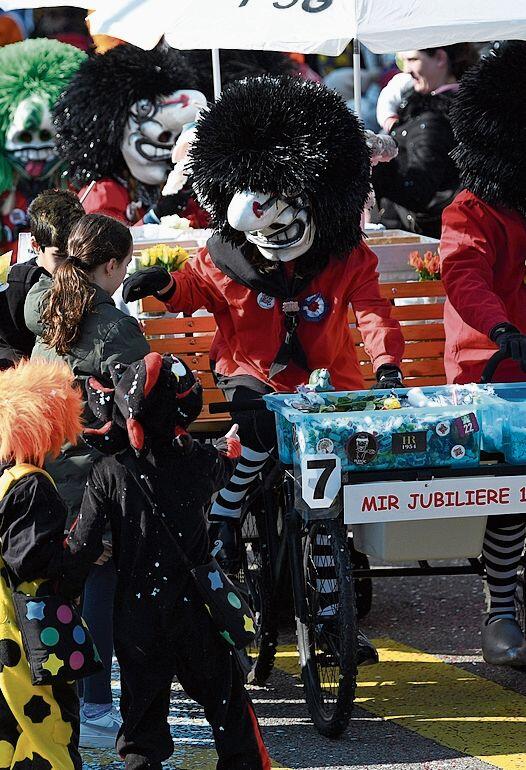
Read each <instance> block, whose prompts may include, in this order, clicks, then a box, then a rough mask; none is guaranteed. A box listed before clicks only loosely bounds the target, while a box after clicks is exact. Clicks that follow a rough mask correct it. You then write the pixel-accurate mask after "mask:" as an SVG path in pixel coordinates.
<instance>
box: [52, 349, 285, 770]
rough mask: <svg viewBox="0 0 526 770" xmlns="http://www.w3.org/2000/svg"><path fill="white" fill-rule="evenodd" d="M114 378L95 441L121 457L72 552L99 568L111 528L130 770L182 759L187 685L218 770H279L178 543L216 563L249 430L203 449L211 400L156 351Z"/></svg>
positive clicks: (87, 501) (104, 391) (111, 466)
mask: <svg viewBox="0 0 526 770" xmlns="http://www.w3.org/2000/svg"><path fill="white" fill-rule="evenodd" d="M112 372H113V381H114V383H115V387H114V389H113V388H111V389H109V388H107V387H104V386H103V385H101V384H100V383H99V382H97V381H95V380H94V379H91V380H89V382H88V387H87V392H88V403H89V405H90V407H91V408H92V409H93V411H94V413H95V414H96V416H97V417H98V419H99V425H100V426H101V427H100V428H91V429H88V430H87V431H86V433H85V435H84V438H85V440H86V441H87V442H89V443H90V444H92V445H94V446H97V447H98V448H99V449H101V451H105V452H106V453H107V454H109V455H110V456H109V457H106V458H104V460H103V461H99V462H98V463H96V464H95V465H94V466H93V468H92V469H91V471H90V475H89V477H88V482H87V485H86V491H85V493H84V499H83V502H82V508H81V515H80V517H79V519H78V521H77V523H76V526H75V527H74V528H73V529H72V531H71V532H70V535H69V537H68V541H67V542H68V546H69V549H70V550H71V551H72V553H73V554H74V556H75V555H76V556H77V558H78V560H79V565H85V564H89V563H91V561H92V560H93V555H95V558H97V557H98V556H100V553H101V552H102V549H103V532H104V530H105V527H106V525H107V522H108V521H109V523H110V524H111V530H112V536H113V556H114V559H115V563H116V566H117V575H118V577H117V590H116V595H115V610H114V628H115V652H116V655H117V658H118V660H119V664H120V670H121V693H122V694H121V713H122V718H123V724H122V727H121V729H120V731H119V735H118V738H117V749H118V751H119V753H120V755H121V757H122V758H123V759H124V761H125V766H126V768H127V770H132V769H133V770H143V769H144V770H146V768H148V770H161V762H162V761H163V760H166V759H168V758H169V757H170V755H171V753H172V751H173V741H172V738H171V735H170V729H169V726H168V723H167V717H168V709H169V702H170V690H171V686H172V679H173V678H174V676H177V678H178V679H179V681H180V683H181V685H182V686H183V688H184V689H185V691H186V693H187V694H188V695H189V696H190V697H191V698H194V699H195V700H196V701H198V702H199V703H200V704H201V705H202V706H203V708H204V710H205V716H206V718H207V720H208V721H209V723H210V725H211V727H212V730H213V733H214V739H215V744H216V749H217V752H218V755H219V760H218V763H217V770H270V760H269V757H268V754H267V752H266V749H265V747H264V745H263V741H262V738H261V733H260V730H259V725H258V722H257V718H256V715H255V713H254V709H253V707H252V704H251V702H250V699H249V697H248V695H247V693H246V692H245V690H244V687H243V680H242V674H241V672H240V670H239V669H238V666H237V663H236V660H235V658H234V656H233V654H232V652H231V650H232V648H231V647H229V645H228V643H227V642H226V641H225V640H224V639H223V638H221V636H222V635H220V633H219V629H218V628H216V627H215V626H214V625H213V622H212V620H211V617H210V614H209V613H208V612H207V610H206V608H205V605H204V601H203V599H202V597H201V596H200V594H199V593H198V591H197V589H196V586H195V583H194V581H193V578H192V577H191V575H190V572H189V569H188V566H187V565H185V564H184V563H183V562H182V559H181V557H178V553H177V549H176V548H175V547H174V543H173V542H172V539H177V540H178V541H179V542H180V546H181V549H182V550H183V551H184V553H185V554H186V556H187V558H188V559H189V560H190V562H191V563H192V565H194V566H198V565H201V564H207V563H208V561H209V559H210V557H209V556H208V550H209V549H208V536H207V531H206V523H205V517H204V508H205V506H206V505H207V503H208V501H209V499H210V497H211V495H212V493H213V492H214V491H216V490H218V489H219V488H220V487H221V486H222V484H223V483H224V482H225V480H226V479H227V478H228V476H229V475H230V473H231V472H232V468H233V465H232V463H231V462H230V461H229V460H228V458H234V457H239V454H240V451H241V445H240V443H239V440H238V439H237V433H236V430H237V426H234V427H233V430H231V431H230V432H229V434H227V436H225V437H224V438H223V439H220V440H219V441H218V442H217V445H216V447H215V448H214V447H213V446H211V445H210V444H208V445H202V444H200V443H198V442H196V441H193V439H192V438H191V437H190V436H189V434H188V433H187V432H186V429H187V427H188V425H189V424H190V423H191V422H192V421H193V420H194V419H195V418H196V417H197V416H198V415H199V413H200V411H201V408H202V390H201V386H200V384H199V383H198V382H196V380H195V378H194V376H193V374H192V372H190V370H189V369H188V368H187V367H186V365H185V364H183V363H182V362H181V361H180V360H179V359H177V358H175V357H173V356H168V355H166V356H160V355H159V354H158V353H150V354H148V355H147V356H146V357H145V358H144V359H143V360H140V361H137V362H136V363H134V364H131V365H130V366H123V365H116V366H115V367H113V368H112ZM123 450H124V451H123ZM170 533H171V534H170ZM81 569H82V567H81ZM214 574H215V579H214V581H213V582H212V577H214V575H213V574H212V573H209V579H210V581H211V585H212V589H213V590H214V591H215V590H217V591H219V592H220V591H221V590H225V589H224V588H223V585H222V581H221V577H220V574H221V573H219V572H217V573H214ZM229 597H230V595H229ZM229 600H230V599H229ZM230 601H235V597H233V599H232V600H230ZM233 606H235V605H234V604H233ZM245 620H246V622H249V619H248V618H246V619H245ZM225 638H226V637H225Z"/></svg>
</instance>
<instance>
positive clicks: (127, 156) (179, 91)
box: [55, 44, 208, 227]
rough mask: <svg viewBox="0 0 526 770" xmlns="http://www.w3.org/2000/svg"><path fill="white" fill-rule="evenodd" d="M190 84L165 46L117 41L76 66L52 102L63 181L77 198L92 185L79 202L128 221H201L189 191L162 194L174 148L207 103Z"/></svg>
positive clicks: (179, 59)
mask: <svg viewBox="0 0 526 770" xmlns="http://www.w3.org/2000/svg"><path fill="white" fill-rule="evenodd" d="M194 81H195V76H194V74H193V73H192V71H191V70H190V69H189V68H188V66H187V64H186V60H185V57H184V56H183V54H181V53H180V52H178V51H175V50H174V49H172V48H169V47H168V46H163V45H159V46H157V47H156V48H154V49H153V50H151V51H143V50H142V49H140V48H136V47H135V46H133V45H130V44H122V45H118V46H116V47H115V48H112V49H111V50H109V51H107V52H106V53H103V54H96V55H95V56H93V57H91V58H90V59H88V60H87V61H86V62H84V64H83V65H82V66H81V67H80V68H79V71H78V73H77V75H76V77H75V78H74V79H73V80H72V82H71V84H70V86H69V88H68V89H67V90H66V92H65V93H64V94H63V95H62V98H61V99H60V101H59V102H58V104H57V107H56V110H55V122H56V126H57V147H58V151H59V154H60V156H61V157H62V158H63V160H64V161H65V162H66V168H67V172H68V178H69V181H70V182H71V183H72V184H73V185H74V186H76V187H80V188H81V190H80V195H81V196H82V195H83V194H84V192H87V190H86V186H87V185H89V184H90V183H91V182H95V185H94V187H93V188H92V189H90V190H89V192H88V193H87V195H86V198H85V200H84V208H85V210H86V211H87V212H88V213H100V214H107V215H108V216H112V217H115V218H116V219H119V220H120V221H121V222H124V223H125V224H127V225H135V224H143V223H155V224H158V223H159V221H160V218H161V217H162V216H164V215H168V214H179V215H181V216H183V217H187V218H189V219H190V221H191V223H192V226H194V227H202V226H205V225H206V223H207V221H208V220H207V217H206V216H205V213H204V212H203V211H202V209H200V207H199V206H198V205H197V204H196V202H195V200H194V199H193V198H192V197H191V196H190V191H189V190H187V191H181V192H180V193H179V195H176V196H167V197H165V198H161V188H162V186H163V184H164V182H165V181H166V177H167V176H168V173H169V171H170V155H171V150H172V147H173V145H174V144H175V141H176V139H177V137H178V136H179V134H180V132H181V129H182V128H183V126H184V125H185V124H187V123H191V122H192V121H193V120H194V118H195V116H196V114H197V111H198V110H199V109H200V108H202V107H204V106H206V98H205V96H204V95H203V94H202V93H201V92H200V91H197V90H195V88H194V87H193V84H194Z"/></svg>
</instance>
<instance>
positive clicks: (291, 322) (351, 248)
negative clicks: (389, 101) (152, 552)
mask: <svg viewBox="0 0 526 770" xmlns="http://www.w3.org/2000/svg"><path fill="white" fill-rule="evenodd" d="M234 116H235V117H234ZM190 158H191V173H192V175H193V179H194V188H195V189H196V191H197V192H198V194H199V198H200V201H201V202H202V203H203V205H204V206H205V207H206V208H207V210H208V211H209V212H210V214H211V218H212V223H213V225H214V227H215V229H216V234H215V235H214V236H213V237H212V238H211V239H210V240H209V241H208V243H207V246H206V249H203V250H202V251H201V252H200V253H199V254H198V256H197V257H196V258H195V259H193V260H189V261H188V262H187V264H186V267H185V269H184V270H182V271H181V272H180V273H174V274H172V275H171V276H170V275H169V274H168V273H167V272H166V271H165V270H163V269H162V268H156V267H153V268H149V269H146V270H140V271H137V272H136V273H134V275H132V276H131V277H130V278H128V279H127V280H126V282H125V284H124V286H123V298H124V299H125V301H130V300H135V299H138V298H140V297H143V296H146V295H148V294H155V296H157V297H158V298H160V299H162V300H163V301H164V302H166V304H167V307H168V308H169V309H170V310H171V311H177V312H179V311H183V312H185V313H192V312H194V311H195V310H197V309H198V308H200V307H203V306H204V307H206V308H207V309H208V310H209V311H210V312H212V313H213V314H214V316H215V319H216V322H217V325H218V330H217V333H216V337H215V339H214V342H213V344H212V348H211V351H210V356H211V359H212V361H213V362H214V368H215V373H216V376H217V379H218V381H219V386H220V387H221V388H223V389H224V390H225V393H226V395H227V397H228V398H229V399H230V400H232V402H233V403H234V404H235V402H236V401H246V400H247V399H251V398H258V397H260V396H261V395H262V394H264V393H269V392H271V391H278V392H288V391H289V392H290V391H294V389H295V388H296V386H297V385H299V384H301V383H303V382H306V381H307V379H308V378H309V375H310V373H311V372H312V371H313V370H314V369H319V368H326V369H328V370H329V371H330V374H331V378H332V383H333V385H334V386H335V388H336V389H337V390H353V389H354V390H355V389H359V388H363V387H364V381H363V376H362V374H361V371H360V365H359V362H358V359H357V356H356V351H355V345H354V342H353V339H352V336H351V331H350V329H349V322H348V307H349V304H351V305H352V306H353V309H354V312H355V313H356V316H357V319H358V325H359V327H360V330H361V332H362V335H363V338H364V342H365V348H366V350H367V352H368V353H369V355H370V357H371V360H372V362H373V368H374V371H375V372H376V376H377V379H378V383H379V385H380V387H386V388H389V387H392V386H400V384H401V373H400V369H399V365H400V360H401V357H402V353H403V349H404V340H403V336H402V332H401V330H400V326H399V324H398V322H397V321H396V320H394V319H392V318H391V315H390V305H389V303H388V302H387V300H385V299H383V298H382V297H381V295H380V289H379V285H378V273H377V259H376V256H375V255H374V254H373V252H372V251H371V250H370V249H369V248H367V246H366V245H365V243H364V242H363V240H362V232H361V228H360V218H361V213H362V210H363V207H364V204H365V201H366V199H367V197H368V195H369V189H370V185H369V174H370V158H369V150H368V148H367V145H366V141H365V137H364V133H363V131H362V129H361V128H360V126H359V123H358V121H357V120H356V118H355V117H354V116H353V115H352V114H351V113H350V112H349V111H348V110H347V108H346V106H345V103H344V102H343V100H342V99H341V97H339V96H338V95H337V94H336V93H335V92H333V91H330V90H329V89H327V88H325V87H324V86H322V85H319V84H317V83H313V82H305V81H303V80H301V79H299V78H295V77H269V76H264V77H261V78H251V79H248V80H245V81H240V82H237V83H234V84H232V85H230V86H229V87H228V88H227V89H225V91H224V92H223V93H222V95H221V98H220V99H219V100H218V101H217V102H216V103H215V104H214V105H212V106H211V107H210V108H209V110H208V111H207V112H206V113H205V114H204V115H203V116H202V117H201V118H200V119H199V120H198V122H197V128H196V138H195V141H194V142H193V144H192V146H191V150H190ZM233 418H234V420H235V421H236V422H237V423H239V426H240V437H241V442H242V445H243V450H242V454H241V459H240V462H239V463H238V465H237V467H236V470H235V473H234V475H233V476H232V478H231V480H230V481H229V483H228V484H227V485H226V486H225V487H224V489H222V490H221V491H220V492H219V494H218V496H217V499H216V500H215V501H214V503H213V505H212V509H211V514H210V520H211V522H212V524H211V533H210V534H211V539H212V541H216V540H220V541H221V542H222V544H223V547H222V551H221V552H220V553H219V554H218V555H219V557H220V558H221V559H222V563H223V565H224V567H225V569H227V571H231V572H235V571H236V570H237V569H238V566H239V551H240V532H239V519H240V515H241V508H242V505H243V500H244V498H245V496H246V493H247V490H248V488H249V486H250V484H251V483H252V482H253V481H254V479H255V478H256V477H257V475H258V473H259V471H260V470H261V469H262V467H263V465H264V464H265V462H266V461H267V459H268V457H269V453H270V451H271V450H272V447H273V446H274V445H275V441H276V438H275V424H274V417H273V415H272V414H271V413H270V412H266V411H262V412H257V413H247V412H240V413H238V414H236V412H235V410H234V412H233Z"/></svg>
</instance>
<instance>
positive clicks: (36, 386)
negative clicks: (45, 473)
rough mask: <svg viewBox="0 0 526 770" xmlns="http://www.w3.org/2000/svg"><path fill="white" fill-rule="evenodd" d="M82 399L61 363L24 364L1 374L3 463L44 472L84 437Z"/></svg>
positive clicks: (0, 459)
mask: <svg viewBox="0 0 526 770" xmlns="http://www.w3.org/2000/svg"><path fill="white" fill-rule="evenodd" d="M81 414H82V393H81V391H80V389H79V388H77V387H76V386H75V380H74V377H73V374H72V372H71V370H70V368H69V367H68V366H67V365H66V364H64V363H62V362H56V363H48V362H45V361H42V360H41V361H38V360H34V361H21V362H20V363H19V364H18V365H17V366H16V367H15V368H14V369H6V370H5V371H2V372H0V462H11V461H15V462H16V463H33V464H34V465H38V466H42V465H43V463H44V458H45V457H46V455H48V454H50V455H51V456H52V457H56V456H57V455H58V453H59V452H60V448H61V446H62V444H64V443H65V442H66V441H69V442H71V443H72V444H76V443H77V440H78V437H79V435H80V433H81V431H82V422H81Z"/></svg>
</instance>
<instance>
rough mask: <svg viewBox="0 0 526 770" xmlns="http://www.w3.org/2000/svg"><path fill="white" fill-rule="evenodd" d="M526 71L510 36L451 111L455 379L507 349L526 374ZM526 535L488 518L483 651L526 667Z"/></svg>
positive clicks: (507, 376) (450, 333)
mask: <svg viewBox="0 0 526 770" xmlns="http://www.w3.org/2000/svg"><path fill="white" fill-rule="evenodd" d="M525 74H526V43H525V42H514V43H509V44H505V45H504V46H503V47H502V48H499V49H498V50H495V51H492V52H491V53H490V54H489V55H488V56H487V57H486V58H485V59H484V60H483V61H482V62H481V64H480V65H479V66H478V67H477V68H475V69H473V70H471V71H470V72H469V73H468V74H467V75H466V76H465V77H464V79H463V80H462V83H461V87H460V91H459V93H458V96H457V99H456V101H455V105H454V107H453V109H452V112H451V121H452V126H453V131H454V134H455V139H456V141H457V147H456V149H455V151H454V153H453V157H454V159H455V161H456V163H457V165H458V167H459V170H460V176H461V180H462V183H463V185H464V189H463V190H462V192H460V193H459V194H458V195H457V197H456V198H455V200H454V201H453V203H452V204H451V205H450V206H448V208H446V209H445V211H444V215H443V230H442V240H441V244H440V254H441V258H442V278H443V281H444V286H445V289H446V293H447V301H446V305H445V309H444V326H445V330H446V347H445V356H444V358H445V367H446V375H447V379H448V382H458V383H466V382H478V381H479V380H480V376H481V374H482V371H483V369H484V366H485V364H486V362H487V361H488V359H489V358H490V357H491V355H492V354H493V353H494V352H495V350H497V349H498V348H500V350H502V351H503V352H504V353H506V354H507V355H508V356H509V357H510V360H506V361H504V362H503V363H502V364H500V366H499V368H498V370H497V373H496V376H497V378H498V381H499V382H517V381H524V380H525V379H526V314H525V307H526V285H525V280H526V274H525V266H524V265H525V263H524V257H525V254H526V162H525V156H524V143H525V140H526V131H525V129H524V126H525V125H526V107H525V102H524V99H523V98H522V94H521V91H522V89H523V83H524V76H525ZM503 84H506V87H504V85H503ZM525 536H526V520H525V518H524V516H518V515H517V516H513V515H507V516H492V517H490V518H489V519H488V526H487V529H486V536H485V539H484V545H483V556H484V561H485V564H486V573H487V588H488V595H489V606H488V614H487V616H486V618H485V620H484V625H483V628H482V652H483V655H484V659H485V660H486V661H487V662H488V663H493V664H495V665H511V666H518V667H522V666H526V640H525V639H524V636H523V634H522V631H521V629H520V626H519V624H518V622H517V619H516V610H515V602H514V597H515V591H516V588H517V569H518V565H519V561H520V557H521V554H522V552H523V549H524V542H525Z"/></svg>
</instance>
